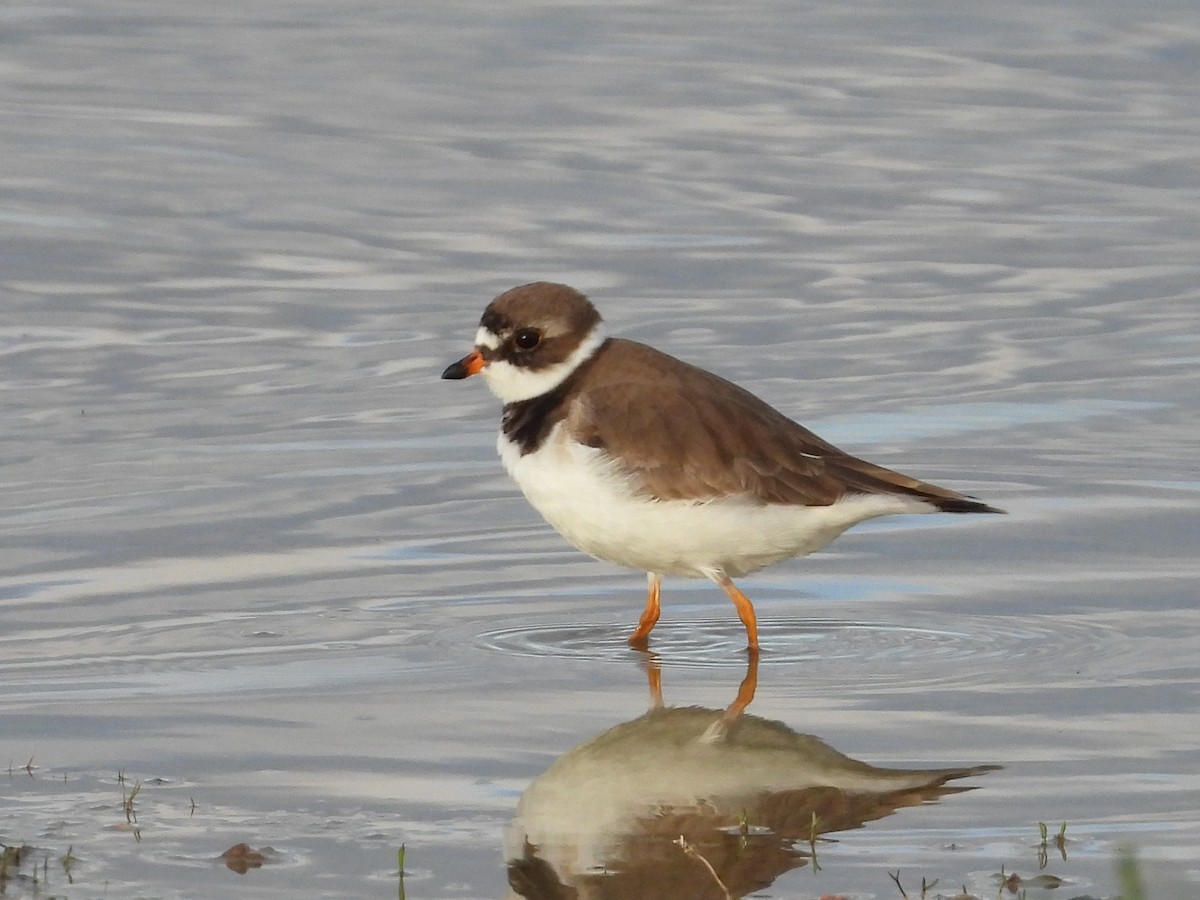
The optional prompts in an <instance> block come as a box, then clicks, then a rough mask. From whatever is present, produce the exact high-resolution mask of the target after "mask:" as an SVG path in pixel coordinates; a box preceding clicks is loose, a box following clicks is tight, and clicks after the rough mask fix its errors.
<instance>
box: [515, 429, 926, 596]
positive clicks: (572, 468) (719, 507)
mask: <svg viewBox="0 0 1200 900" xmlns="http://www.w3.org/2000/svg"><path fill="white" fill-rule="evenodd" d="M497 446H498V449H499V451H500V458H501V459H502V460H503V462H504V467H505V468H506V469H507V470H508V473H509V474H510V475H511V476H512V477H513V480H514V481H516V482H517V484H518V485H519V486H520V488H521V490H522V492H524V494H525V497H526V498H527V499H528V500H529V502H530V503H531V504H533V507H534V508H535V509H536V510H537V511H538V512H540V513H541V514H542V515H543V516H544V517H545V519H546V521H547V522H549V523H550V524H551V525H552V526H554V528H555V529H556V530H557V531H558V532H559V533H560V534H562V536H563V537H565V538H566V539H567V540H568V541H570V542H571V543H572V544H574V545H575V546H576V547H578V548H579V549H580V550H582V551H583V552H584V553H587V554H589V555H590V556H594V557H596V558H597V559H602V560H606V561H608V562H612V563H616V564H617V565H621V566H628V567H629V568H632V569H640V570H642V571H644V572H657V573H659V574H662V575H683V576H689V577H709V576H711V574H712V573H713V572H715V571H724V572H725V573H726V574H727V575H730V576H731V577H734V578H736V577H738V576H740V575H745V574H748V573H750V572H754V571H757V570H758V569H761V568H762V567H763V566H768V565H770V564H772V563H776V562H780V561H781V560H785V559H790V558H791V557H793V556H804V555H806V554H809V553H813V552H815V551H817V550H820V549H821V548H822V547H824V546H825V545H827V544H828V543H829V542H830V541H832V540H833V539H834V538H836V537H837V536H838V535H840V534H841V533H842V532H843V531H845V530H846V529H847V528H850V527H851V526H852V525H856V524H858V523H859V522H863V521H866V520H867V519H873V518H875V517H877V516H886V515H892V514H895V513H924V512H935V511H936V510H935V508H934V507H933V506H932V505H931V504H929V503H925V502H923V501H921V500H918V499H916V498H910V497H903V496H898V495H894V494H858V495H852V496H850V497H847V498H845V499H843V500H839V501H838V502H836V503H834V504H832V505H831V506H794V505H789V504H782V503H772V504H758V503H754V502H752V501H750V500H748V499H745V498H729V499H725V498H721V499H712V500H703V501H690V500H653V499H646V498H645V497H641V496H638V495H637V494H635V493H634V490H633V488H632V486H631V484H630V481H629V478H628V477H626V476H625V475H623V474H622V473H621V471H620V469H619V467H618V466H617V465H616V464H614V462H613V461H612V459H611V458H609V457H608V455H607V454H606V453H605V452H604V451H603V450H599V449H596V448H593V447H587V446H584V445H582V444H577V443H575V442H574V441H572V440H570V439H569V438H568V437H567V434H566V431H565V429H564V426H563V424H562V423H559V424H558V425H556V426H555V427H554V429H553V430H552V431H551V433H550V435H549V436H548V438H547V439H546V441H545V442H544V443H543V444H542V446H541V447H539V448H538V450H537V451H536V452H533V453H529V454H526V455H525V456H522V455H521V452H520V448H519V447H518V446H517V445H516V444H514V443H512V442H511V441H509V440H508V438H507V437H506V436H505V435H504V434H503V433H501V434H500V438H499V441H498V444H497Z"/></svg>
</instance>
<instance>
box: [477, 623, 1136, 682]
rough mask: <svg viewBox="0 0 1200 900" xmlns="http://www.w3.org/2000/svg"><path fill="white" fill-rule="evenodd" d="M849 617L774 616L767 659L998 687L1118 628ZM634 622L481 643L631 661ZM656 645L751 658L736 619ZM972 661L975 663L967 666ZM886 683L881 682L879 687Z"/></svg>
mask: <svg viewBox="0 0 1200 900" xmlns="http://www.w3.org/2000/svg"><path fill="white" fill-rule="evenodd" d="M906 618H907V619H909V620H910V622H909V623H908V624H903V625H900V624H895V623H889V622H879V621H876V622H868V621H861V620H849V619H825V618H798V617H792V618H773V619H772V620H770V621H767V622H760V623H759V641H760V644H761V646H762V648H763V649H762V657H761V658H762V661H763V663H764V664H768V665H772V666H774V665H778V664H803V665H805V667H806V670H805V679H806V683H808V684H809V685H811V684H812V679H813V678H815V679H816V680H817V681H818V682H821V681H824V680H827V681H829V682H835V683H838V684H844V683H845V678H846V673H847V671H848V670H852V671H853V673H854V676H855V679H856V680H858V681H863V680H864V679H866V680H870V681H871V682H872V689H873V690H878V689H881V688H882V689H884V690H886V689H887V687H888V685H889V683H891V681H892V680H895V683H894V687H895V689H897V690H909V689H911V688H912V687H914V686H917V685H921V686H929V685H937V684H949V683H953V684H956V685H964V684H991V683H993V682H994V681H995V678H996V676H997V674H999V673H1002V672H1003V673H1011V671H1012V669H1013V667H1014V665H1019V666H1020V670H1021V674H1022V676H1023V677H1035V678H1036V677H1037V676H1038V674H1039V673H1044V674H1047V675H1050V674H1056V673H1060V672H1062V671H1063V669H1064V667H1066V666H1068V665H1069V664H1070V662H1071V661H1072V660H1083V659H1090V658H1094V657H1095V654H1096V653H1097V652H1103V650H1102V649H1101V648H1103V647H1105V646H1107V645H1110V644H1113V645H1115V643H1116V640H1117V637H1118V635H1117V634H1116V632H1114V631H1113V630H1111V629H1107V628H1105V627H1103V626H1098V625H1095V624H1094V623H1084V622H1079V621H1072V620H1069V619H1066V618H1064V617H1046V618H1038V619H1034V620H1030V621H1026V620H1022V621H1021V622H1019V623H1017V622H1013V621H1009V620H1004V619H997V618H996V617H992V616H964V617H956V618H953V619H948V618H947V617H945V616H942V617H939V620H938V622H937V624H934V623H933V622H928V623H923V622H921V621H919V620H918V621H912V617H906ZM628 630H629V628H628V623H623V624H620V625H618V624H611V623H566V624H546V625H537V624H530V625H524V626H513V627H509V628H501V629H496V630H492V631H487V632H484V633H482V634H480V635H479V636H478V638H477V644H478V645H479V646H481V647H483V648H486V649H489V650H495V651H499V652H502V653H509V654H514V655H518V656H543V657H557V658H570V659H583V660H597V661H621V662H626V663H627V662H628V661H629V659H630V654H631V653H634V652H635V651H632V650H630V648H629V647H628V646H627V644H626V643H625V635H626V632H627V631H628ZM652 649H653V652H654V654H655V655H656V656H658V657H659V658H660V659H661V660H662V661H663V662H665V663H667V664H669V665H672V666H682V667H699V668H707V667H729V668H739V667H743V666H744V665H745V653H744V650H745V632H744V631H743V630H742V626H741V624H740V623H739V622H738V621H737V620H736V619H734V620H732V621H731V620H730V618H729V617H723V618H716V617H714V618H711V619H697V620H693V621H692V622H690V623H688V624H687V625H686V626H675V627H670V626H660V627H659V628H658V629H656V630H655V632H654V637H653V639H652ZM968 661H969V663H970V664H969V665H964V663H966V662H968ZM881 682H882V684H881Z"/></svg>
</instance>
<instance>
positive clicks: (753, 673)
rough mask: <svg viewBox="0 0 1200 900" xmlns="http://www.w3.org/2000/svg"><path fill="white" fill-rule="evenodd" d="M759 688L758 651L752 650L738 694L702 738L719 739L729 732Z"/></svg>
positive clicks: (707, 739) (752, 700)
mask: <svg viewBox="0 0 1200 900" xmlns="http://www.w3.org/2000/svg"><path fill="white" fill-rule="evenodd" d="M757 689H758V651H757V650H752V651H751V652H750V658H749V659H748V660H747V661H746V677H745V678H743V679H742V683H741V684H740V685H739V686H738V692H737V696H736V697H734V698H733V702H732V703H730V704H729V706H727V707H726V708H725V712H723V713H721V717H720V718H719V719H717V720H716V721H715V722H713V723H712V724H711V725H709V726H708V730H707V731H705V732H704V737H703V738H702V740H706V741H719V740H721V738H723V737H725V735H726V734H727V733H728V732H729V729H730V727H731V726H732V725H733V723H734V722H736V721H737V720H738V719H739V718H741V715H742V713H744V712H745V711H746V707H747V706H749V705H750V704H751V703H752V702H754V692H755V691H756V690H757Z"/></svg>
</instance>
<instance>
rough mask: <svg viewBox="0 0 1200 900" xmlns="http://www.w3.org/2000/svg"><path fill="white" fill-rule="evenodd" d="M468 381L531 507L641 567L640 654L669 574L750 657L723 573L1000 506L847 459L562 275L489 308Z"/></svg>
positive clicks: (741, 601) (465, 361)
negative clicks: (714, 589) (856, 536)
mask: <svg viewBox="0 0 1200 900" xmlns="http://www.w3.org/2000/svg"><path fill="white" fill-rule="evenodd" d="M475 374H482V375H483V377H484V380H485V381H486V382H487V385H488V387H489V388H491V390H492V392H493V393H494V394H495V395H496V396H497V397H499V398H500V399H501V400H502V401H503V402H504V416H503V419H502V421H501V426H500V437H499V441H498V447H499V451H500V458H501V459H502V460H503V461H504V467H505V468H506V469H507V470H508V472H509V474H510V475H511V476H512V477H513V479H514V480H515V481H516V482H517V484H518V485H519V486H520V488H521V490H522V491H523V492H524V494H525V496H526V498H527V499H528V500H529V502H530V503H532V504H533V506H534V508H535V509H537V511H538V512H540V513H541V514H542V515H543V516H544V517H545V518H546V521H547V522H549V523H550V524H551V525H553V526H554V528H556V529H557V530H558V532H559V533H560V534H562V536H563V537H565V538H566V539H567V540H568V541H570V542H571V543H572V544H574V545H575V546H576V547H578V548H579V549H580V550H582V551H583V552H584V553H587V554H589V555H591V556H594V557H596V558H597V559H602V560H607V561H608V562H613V563H616V564H618V565H621V566H628V567H629V568H632V569H640V570H642V571H643V572H645V573H646V574H647V579H648V581H649V594H648V597H647V600H646V608H645V611H644V612H643V613H642V617H641V620H640V621H639V622H638V626H637V628H636V629H635V630H634V632H633V634H632V635H630V637H629V644H630V645H631V646H633V647H635V648H638V649H645V648H646V647H647V644H648V639H649V635H650V631H651V629H653V628H654V625H655V623H656V622H657V621H658V618H659V589H660V586H661V583H662V578H663V576H664V575H683V576H688V577H693V578H708V579H711V580H712V581H714V582H716V583H717V584H718V585H720V586H721V588H722V589H723V590H724V591H725V593H726V594H727V595H729V598H730V599H731V600H732V601H733V603H734V606H735V607H736V608H737V612H738V616H739V618H741V620H742V624H743V625H744V626H745V628H746V638H747V640H748V642H749V649H750V650H751V651H757V649H758V627H757V625H756V622H755V616H754V606H753V605H752V604H751V602H750V600H749V599H747V597H746V595H745V594H743V593H742V592H741V591H740V590H738V588H737V586H736V585H735V584H734V583H733V581H732V580H731V579H732V578H735V577H739V576H742V575H746V574H748V573H750V572H755V571H757V570H759V569H761V568H762V567H763V566H768V565H770V564H771V563H777V562H780V561H781V560H785V559H790V558H791V557H793V556H804V555H806V554H809V553H812V552H814V551H816V550H820V549H821V548H822V547H824V546H825V545H826V544H828V543H829V542H830V541H832V540H833V539H834V538H836V537H837V536H838V535H840V534H841V533H842V532H843V531H845V530H846V529H847V528H850V527H851V526H852V525H857V524H858V523H859V522H864V521H866V520H867V519H873V518H876V517H878V516H886V515H893V514H896V513H932V512H953V513H998V512H1003V510H999V509H996V508H994V507H992V506H988V505H987V504H986V503H982V502H980V501H979V500H975V499H973V498H971V497H967V496H965V495H963V494H960V493H957V492H956V491H951V490H948V489H946V488H943V487H938V486H936V485H932V484H927V483H926V482H923V481H918V480H917V479H915V478H910V477H909V476H907V475H901V474H900V473H898V472H893V471H892V470H890V469H885V468H883V467H882V466H877V465H874V464H873V463H869V462H866V461H864V460H861V459H858V458H856V457H854V456H850V455H849V454H848V453H845V452H844V451H842V450H839V449H838V448H837V447H834V446H833V445H832V444H830V443H828V442H827V441H824V440H822V439H821V438H819V437H817V435H815V434H813V433H812V432H811V431H809V430H808V429H807V428H804V427H803V426H801V425H798V424H796V423H795V422H793V421H792V420H791V419H789V418H787V417H786V416H785V415H783V414H782V413H780V412H777V411H776V410H775V409H773V408H772V407H771V406H768V405H767V404H766V403H765V402H763V401H762V400H760V399H758V398H757V397H755V396H754V395H753V394H751V393H750V392H749V391H746V390H744V389H742V388H740V387H738V386H737V385H735V384H733V383H732V382H729V381H726V380H725V379H724V378H721V377H719V376H717V375H713V374H712V373H711V372H706V371H704V370H703V369H700V368H697V367H696V366H692V365H689V364H688V363H685V362H682V361H680V360H678V359H675V358H674V357H672V356H668V355H667V354H665V353H660V352H659V351H658V350H655V349H653V348H652V347H647V346H646V345H645V344H639V343H636V342H634V341H628V340H623V339H621V338H609V337H605V335H604V332H603V329H602V326H601V319H600V314H599V313H598V312H597V311H596V308H595V307H594V306H593V305H592V304H591V302H590V301H589V300H588V299H587V297H585V296H584V295H583V294H581V293H580V292H579V291H577V290H575V289H574V288H570V287H567V286H566V285H563V284H551V283H548V282H535V283H533V284H526V285H521V286H520V287H515V288H513V289H512V290H509V291H505V292H504V293H503V294H501V295H500V296H498V297H497V298H496V299H495V300H493V301H492V302H491V303H490V304H488V307H487V309H486V310H484V313H483V318H482V319H481V320H480V324H479V330H478V331H477V332H476V334H475V349H474V350H472V351H471V352H470V353H468V354H467V355H466V356H464V357H463V358H462V359H460V360H459V361H458V362H456V363H453V364H451V365H450V366H449V367H447V369H446V371H445V372H443V373H442V377H443V378H455V379H459V378H467V377H468V376H470V375H475Z"/></svg>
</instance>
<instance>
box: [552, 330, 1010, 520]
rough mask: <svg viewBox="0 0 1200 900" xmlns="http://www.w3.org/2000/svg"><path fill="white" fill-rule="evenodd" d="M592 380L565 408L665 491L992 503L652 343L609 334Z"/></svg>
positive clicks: (820, 500)
mask: <svg viewBox="0 0 1200 900" xmlns="http://www.w3.org/2000/svg"><path fill="white" fill-rule="evenodd" d="M593 362H594V369H596V370H598V371H596V372H595V377H592V378H589V379H588V383H589V384H592V385H596V386H595V387H588V388H587V389H586V390H582V391H580V392H579V393H578V394H577V395H576V396H575V398H574V400H573V402H572V404H571V408H570V409H569V410H568V411H567V416H568V418H569V420H570V423H571V427H572V430H573V431H574V432H575V433H576V435H577V436H578V437H579V438H580V439H581V440H582V441H583V442H584V443H587V444H589V445H590V446H594V447H603V448H605V449H606V450H608V451H610V452H611V453H613V454H614V455H616V456H618V457H619V458H620V459H621V460H622V461H623V463H624V466H625V468H626V470H627V472H628V474H629V476H630V477H631V478H632V479H633V481H634V483H635V485H636V486H637V487H638V489H640V490H641V491H642V492H644V493H645V494H647V495H648V496H651V497H654V498H657V499H661V500H700V499H706V498H711V497H716V496H722V495H728V494H740V495H743V496H746V497H747V498H752V499H754V500H756V501H758V502H760V503H794V504H803V505H809V506H827V505H829V504H831V503H833V502H834V501H836V500H838V499H839V498H841V497H843V496H845V495H847V494H855V493H865V494H881V493H887V494H904V495H908V496H916V497H919V498H921V499H924V500H927V501H929V502H931V503H933V504H935V505H937V506H938V507H939V508H942V509H945V510H946V511H948V512H986V511H992V510H991V507H987V506H985V504H982V503H979V502H977V501H973V500H970V499H969V498H966V497H964V496H963V495H962V494H958V493H956V492H954V491H950V490H946V489H945V488H940V487H937V486H935V485H931V484H927V483H925V482H922V481H918V480H917V479H915V478H909V477H908V476H906V475H901V474H900V473H898V472H893V471H891V470H890V469H885V468H883V467H882V466H876V465H874V464H872V463H869V462H866V461H865V460H861V459H858V458H856V457H853V456H850V455H848V454H846V453H844V452H843V451H841V450H839V449H838V448H837V447H835V446H833V445H832V444H830V443H829V442H828V441H825V440H823V439H821V438H820V437H818V436H817V435H815V434H813V433H812V432H811V431H809V430H808V429H807V428H804V427H803V426H801V425H798V424H796V423H795V422H793V421H792V420H791V419H788V418H787V417H786V416H784V415H782V414H781V413H779V412H777V411H776V410H775V409H773V408H772V407H770V406H769V405H767V404H766V403H764V402H763V401H762V400H760V399H758V398H757V397H755V396H754V395H753V394H751V393H750V392H749V391H746V390H744V389H743V388H740V387H738V386H737V385H735V384H733V383H731V382H729V381H726V380H725V379H723V378H720V377H718V376H716V375H713V374H712V373H710V372H706V371H704V370H703V369H699V368H696V367H695V366H690V365H688V364H687V363H684V362H681V361H679V360H677V359H675V358H673V357H670V356H667V355H666V354H663V353H659V352H658V351H657V350H654V349H652V348H650V347H646V346H645V345H642V344H637V343H634V342H632V341H618V340H613V341H610V342H609V343H608V345H606V347H605V348H604V352H602V353H598V354H597V356H596V357H594V360H593Z"/></svg>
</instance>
